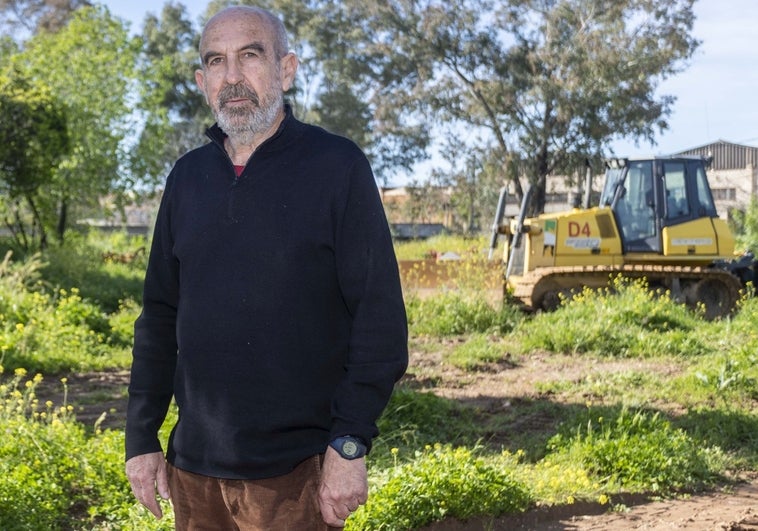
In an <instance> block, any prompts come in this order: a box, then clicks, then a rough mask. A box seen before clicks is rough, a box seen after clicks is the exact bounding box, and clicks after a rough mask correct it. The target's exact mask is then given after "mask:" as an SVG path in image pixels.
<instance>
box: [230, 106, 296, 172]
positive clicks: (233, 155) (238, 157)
mask: <svg viewBox="0 0 758 531" xmlns="http://www.w3.org/2000/svg"><path fill="white" fill-rule="evenodd" d="M282 120H284V111H282V112H281V113H279V115H278V116H277V118H276V120H274V122H273V123H272V124H271V126H270V127H269V128H268V129H266V130H265V131H263V132H262V133H259V134H255V133H252V132H250V133H246V134H237V135H229V136H227V137H226V139H225V140H224V149H225V150H226V152H227V154H228V155H229V158H230V159H232V162H233V163H234V165H235V166H244V165H246V164H247V161H248V159H249V158H250V157H251V156H252V155H253V153H254V152H255V150H256V149H258V146H260V145H261V144H263V142H265V141H266V140H268V139H269V138H271V137H272V136H274V134H275V133H276V131H277V130H278V129H279V125H280V124H281V123H282Z"/></svg>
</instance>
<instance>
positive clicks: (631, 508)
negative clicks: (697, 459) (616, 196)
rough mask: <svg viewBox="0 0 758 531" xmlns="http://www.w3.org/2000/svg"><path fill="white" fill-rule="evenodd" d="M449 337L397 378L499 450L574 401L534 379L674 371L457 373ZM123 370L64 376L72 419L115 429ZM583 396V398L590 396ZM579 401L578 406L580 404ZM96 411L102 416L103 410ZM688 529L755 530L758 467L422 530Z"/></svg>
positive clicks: (56, 392)
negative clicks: (455, 407)
mask: <svg viewBox="0 0 758 531" xmlns="http://www.w3.org/2000/svg"><path fill="white" fill-rule="evenodd" d="M456 341H458V340H450V341H449V343H450V344H447V345H446V344H445V343H444V342H443V343H442V344H439V341H436V342H431V341H429V342H424V341H423V340H416V341H414V343H413V344H412V348H411V363H410V370H409V372H408V374H407V375H406V377H405V379H404V384H405V385H409V386H412V387H414V388H416V389H419V390H424V391H427V392H433V393H435V394H436V395H438V396H440V397H444V398H447V399H450V400H455V401H457V402H460V403H463V404H465V405H467V406H470V407H473V408H475V410H476V411H477V415H478V418H481V419H482V421H483V422H486V423H487V425H488V426H491V433H490V440H489V443H491V444H498V445H503V446H506V447H508V446H509V445H517V444H521V443H522V442H523V441H524V439H523V437H524V436H525V435H526V436H538V435H539V433H544V434H550V433H552V432H553V431H554V429H555V427H556V426H557V424H558V423H559V422H560V420H561V415H562V413H565V411H566V410H565V409H561V407H565V408H571V407H580V405H579V404H576V403H570V401H571V400H574V399H575V398H576V397H574V398H572V399H564V400H566V403H565V404H560V401H561V400H562V399H561V398H560V397H559V396H554V395H551V396H550V397H549V400H550V401H551V402H556V401H558V402H559V403H558V404H557V406H556V408H554V409H552V410H551V409H550V408H540V407H528V406H529V404H534V403H536V402H539V401H540V400H542V401H545V400H546V397H545V396H544V392H541V391H540V390H539V389H540V387H539V385H538V384H539V383H540V382H549V381H562V380H568V381H576V380H577V379H579V378H586V377H587V375H591V374H595V373H598V374H600V373H602V374H605V375H607V374H609V373H612V372H622V371H630V370H637V371H641V370H655V371H658V372H661V371H662V372H663V373H664V374H672V375H673V374H675V373H676V372H677V371H678V370H679V368H678V367H676V366H673V365H672V366H661V365H660V364H655V362H652V361H646V360H608V361H600V362H599V361H597V360H588V359H583V358H581V357H572V356H557V355H553V354H550V355H548V354H545V355H533V356H529V357H523V358H516V357H506V359H505V360H504V361H503V362H501V363H499V364H496V365H495V366H488V367H487V368H486V369H483V370H480V371H475V372H472V371H463V370H460V369H457V368H455V367H453V366H451V365H449V364H446V363H444V362H443V360H442V352H444V350H445V349H446V348H451V347H452V346H454V343H455V342H456ZM128 378H129V373H128V371H110V372H97V373H86V374H70V375H67V382H66V384H65V387H66V391H65V392H66V400H67V401H68V403H69V404H71V405H73V406H74V410H75V412H76V417H77V419H78V420H79V421H81V422H83V423H84V424H85V425H87V426H94V424H95V423H96V422H99V423H100V426H101V427H103V428H123V425H124V419H125V413H126V386H127V385H128ZM37 391H38V392H37V395H38V397H39V398H40V399H41V400H42V401H44V400H48V399H50V400H53V401H54V402H55V403H56V404H60V403H61V402H62V400H63V398H64V386H63V384H62V383H61V382H60V381H59V379H55V378H46V379H45V380H44V381H43V382H42V384H41V385H40V386H39V387H38V389H37ZM590 398H591V397H590ZM582 406H583V404H582ZM103 415H104V418H101V417H103ZM671 529H677V530H693V531H694V530H697V531H701V530H702V531H706V530H707V531H758V473H754V474H748V475H744V476H743V477H740V478H735V481H734V482H733V483H732V484H730V485H724V486H722V487H721V488H718V489H716V490H713V491H711V492H706V493H698V494H692V495H686V496H681V497H679V498H676V499H666V500H655V499H651V498H649V497H646V496H643V495H628V496H621V497H618V498H616V499H614V500H612V503H610V504H608V505H600V504H598V503H587V502H579V503H574V504H571V505H562V506H554V507H537V508H534V509H532V510H531V511H529V512H527V513H525V514H523V515H518V516H510V517H503V518H498V519H493V518H482V519H475V520H470V521H467V522H460V521H457V520H452V519H450V520H446V521H444V522H440V523H437V524H434V525H431V526H428V527H426V528H424V530H423V531H473V530H482V531H485V530H491V531H494V530H535V531H554V530H582V531H600V530H608V531H621V530H656V531H663V530H671Z"/></svg>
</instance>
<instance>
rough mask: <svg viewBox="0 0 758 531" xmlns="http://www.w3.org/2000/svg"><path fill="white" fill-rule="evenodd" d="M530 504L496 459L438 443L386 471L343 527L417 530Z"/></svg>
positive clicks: (517, 482) (515, 481)
mask: <svg viewBox="0 0 758 531" xmlns="http://www.w3.org/2000/svg"><path fill="white" fill-rule="evenodd" d="M530 502H531V498H530V495H529V491H528V489H527V488H526V487H525V486H524V485H523V484H522V483H520V482H519V481H517V480H515V479H513V477H512V474H511V473H510V471H509V470H508V469H506V468H503V467H501V466H498V465H497V462H496V461H494V460H488V459H485V458H484V457H482V456H479V455H477V453H476V451H475V450H472V449H470V448H452V447H450V446H443V445H439V444H437V445H434V447H431V446H428V447H426V449H425V450H424V451H423V452H419V453H418V455H417V456H416V458H415V459H414V460H413V461H412V462H409V463H407V464H405V465H402V466H397V467H393V468H390V469H389V471H388V473H387V476H386V478H384V479H383V480H380V481H378V482H377V484H376V485H375V486H374V487H373V488H372V491H371V494H370V496H369V501H368V503H367V504H366V505H365V506H363V507H361V508H360V509H359V510H358V511H356V512H355V514H353V515H352V516H351V517H350V518H349V519H348V520H347V525H346V527H345V529H347V530H348V531H349V530H361V531H364V530H365V531H368V530H382V529H385V530H390V529H392V530H394V529H417V528H419V527H421V526H424V525H427V524H430V523H432V522H436V521H440V520H442V519H444V518H446V517H453V518H461V519H466V518H471V517H474V516H478V515H490V516H499V515H502V514H506V513H514V512H521V511H523V510H525V509H526V507H528V505H529V504H530Z"/></svg>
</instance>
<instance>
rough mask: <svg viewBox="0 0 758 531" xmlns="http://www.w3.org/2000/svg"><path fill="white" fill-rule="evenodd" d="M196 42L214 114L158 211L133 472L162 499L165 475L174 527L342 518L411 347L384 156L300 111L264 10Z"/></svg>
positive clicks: (323, 522)
mask: <svg viewBox="0 0 758 531" xmlns="http://www.w3.org/2000/svg"><path fill="white" fill-rule="evenodd" d="M200 57H201V60H202V67H201V69H199V70H198V71H197V72H196V75H195V77H196V81H197V84H198V86H199V87H200V90H202V92H203V94H205V98H206V100H207V102H208V105H209V106H210V108H211V109H212V111H213V113H214V116H215V118H216V124H215V125H214V126H212V127H211V128H210V129H209V130H208V136H209V137H210V140H211V141H210V142H209V143H208V144H206V145H205V146H203V147H200V148H198V149H195V150H193V151H191V152H189V153H188V154H186V155H185V156H183V157H182V158H180V159H179V160H178V161H177V163H176V164H175V166H174V168H173V170H172V171H171V173H170V175H169V176H168V179H167V181H166V187H165V191H164V194H163V198H162V201H161V206H160V210H159V213H158V218H157V220H156V227H155V233H154V236H153V242H152V248H151V252H150V259H149V264H148V268H147V273H146V276H145V287H144V297H143V311H142V313H141V315H140V317H139V318H138V320H137V322H136V324H135V340H134V349H133V363H132V370H131V381H130V384H129V407H128V413H127V427H126V457H127V462H126V471H127V476H128V478H129V481H130V483H131V486H132V490H133V492H134V494H135V496H136V497H137V499H138V500H139V501H140V502H141V503H142V504H144V505H145V506H146V507H147V508H148V509H149V510H150V511H151V512H153V513H154V514H155V515H156V516H158V517H160V516H161V509H160V506H159V504H158V502H157V499H156V489H157V491H158V494H160V496H161V497H163V498H168V497H169V496H170V498H171V501H172V504H173V507H174V513H175V517H176V527H177V529H219V530H225V529H251V530H252V529H265V530H275V531H276V530H284V529H291V530H317V529H328V528H330V527H342V526H344V524H345V519H346V518H347V517H348V516H349V515H350V513H351V512H353V511H355V509H356V508H357V507H358V506H359V505H361V504H363V503H365V502H366V497H367V495H368V487H367V481H366V464H365V455H366V453H367V452H368V451H369V450H370V449H371V442H372V439H373V438H374V437H375V436H376V435H377V429H376V419H377V418H378V417H379V415H380V414H381V412H382V410H383V409H384V407H385V406H386V404H387V401H388V400H389V397H390V394H391V392H392V388H393V386H394V383H395V382H396V381H397V380H398V379H399V378H400V376H401V375H402V374H403V372H404V370H405V368H406V365H407V360H408V353H407V330H406V318H405V309H404V305H403V300H402V295H401V290H400V282H399V276H398V268H397V262H396V260H395V256H394V253H393V249H392V241H391V238H390V234H389V230H388V227H387V222H386V219H385V216H384V212H383V209H382V205H381V203H380V201H379V197H378V193H377V189H376V185H375V182H374V178H373V174H372V172H371V168H370V166H369V164H368V161H367V159H366V157H365V155H364V154H363V153H362V152H361V150H360V149H359V148H358V147H357V146H356V145H355V144H354V143H352V142H350V141H349V140H347V139H344V138H341V137H339V136H336V135H333V134H331V133H328V132H326V131H324V130H323V129H320V128H318V127H314V126H311V125H306V124H304V123H302V122H300V121H298V120H296V119H295V118H294V117H293V115H292V110H291V108H290V107H289V105H287V104H285V102H284V93H285V92H286V91H287V90H289V88H290V87H291V86H292V83H293V80H294V77H295V72H296V70H297V58H296V57H295V55H294V54H292V53H290V52H289V51H288V45H287V37H286V34H285V31H284V26H283V25H282V23H281V21H280V20H278V19H277V18H276V17H274V16H273V15H272V14H270V13H269V12H267V11H264V10H262V9H258V8H253V7H232V8H227V9H225V10H223V11H221V12H219V13H218V14H217V15H215V16H214V17H213V18H211V19H210V20H209V21H208V24H207V25H206V27H205V29H204V31H203V34H202V38H201V41H200ZM172 397H173V398H175V400H176V403H177V405H178V409H179V420H178V422H177V424H176V426H174V428H173V431H172V433H171V437H170V439H169V442H168V448H167V451H166V454H165V456H164V452H163V449H162V447H161V443H160V442H159V439H158V429H159V427H160V426H161V424H162V423H163V420H164V418H165V416H166V412H167V410H168V407H169V404H170V401H171V399H172Z"/></svg>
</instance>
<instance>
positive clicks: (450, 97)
mask: <svg viewBox="0 0 758 531" xmlns="http://www.w3.org/2000/svg"><path fill="white" fill-rule="evenodd" d="M693 2H694V0H621V1H617V2H607V1H605V0H510V1H508V2H504V3H500V2H491V1H488V0H455V1H445V2H442V1H435V0H425V1H418V0H396V1H393V2H377V3H367V4H366V5H365V7H364V12H363V14H362V17H363V19H364V20H365V21H366V22H365V23H366V24H368V25H370V26H371V27H372V28H374V31H373V35H374V36H376V37H378V38H376V39H375V40H374V41H373V42H372V44H370V45H369V46H370V47H371V48H372V49H373V51H374V52H373V53H369V54H368V55H369V56H371V57H373V58H374V59H377V58H381V57H382V56H381V53H383V54H384V59H382V60H380V61H377V62H376V63H374V68H375V73H380V74H381V75H379V76H378V77H377V79H382V80H384V82H385V86H384V90H382V91H381V94H382V95H383V96H384V97H385V98H389V100H387V99H385V101H386V104H387V105H389V104H390V101H391V100H392V99H393V98H395V95H398V94H401V95H404V97H403V98H402V99H401V102H402V104H403V105H404V106H405V108H406V109H407V110H408V112H411V111H414V112H415V113H416V114H417V116H419V117H422V116H424V115H428V116H429V117H430V118H429V119H430V121H436V122H437V123H440V124H445V125H446V126H447V128H448V129H447V130H448V132H449V134H453V135H455V137H456V138H457V139H458V140H459V141H461V142H466V141H467V140H474V141H483V142H484V144H480V145H486V144H487V143H489V144H490V145H491V146H492V147H491V151H490V154H491V157H492V159H493V160H495V161H498V162H499V166H500V168H501V170H502V171H501V173H502V174H503V176H504V178H505V176H507V175H508V172H507V171H506V170H507V169H508V168H509V167H510V166H511V165H512V164H513V161H518V164H519V166H520V168H521V169H522V171H523V172H524V173H525V174H526V176H527V178H528V180H529V182H530V183H531V184H533V185H536V190H537V193H536V194H535V198H536V200H535V202H534V204H533V205H532V209H531V213H532V214H534V213H538V212H541V211H542V209H543V208H544V202H545V184H546V177H547V175H548V174H550V173H554V172H566V173H572V169H574V168H576V167H578V166H580V165H581V164H583V163H584V160H585V159H586V158H587V157H590V156H600V154H601V153H602V151H603V150H604V149H607V148H608V146H609V144H610V143H611V142H612V141H613V140H615V139H617V138H622V137H624V138H632V139H636V140H639V139H646V140H649V141H651V142H652V141H653V140H654V134H655V132H656V131H663V130H665V129H666V127H667V123H666V117H667V116H668V115H669V114H670V112H671V106H672V104H673V102H674V98H673V97H672V96H668V95H657V94H656V89H657V87H658V84H659V83H660V81H662V80H663V79H666V78H667V77H668V76H671V75H673V74H675V73H677V72H679V71H680V70H681V69H682V68H683V67H684V66H685V64H686V61H687V59H689V57H691V55H692V53H693V52H694V50H695V49H696V47H697V46H698V44H699V43H698V42H697V41H696V40H695V39H694V38H692V37H691V36H690V32H691V30H692V24H693V21H694V15H693V12H692V4H693ZM377 52H379V53H377ZM470 131H486V132H487V137H486V138H484V139H483V140H482V138H480V137H479V136H478V135H470V134H468V133H469V132H470ZM464 132H465V133H464ZM467 137H468V138H467ZM508 177H509V178H510V179H511V180H512V182H513V186H514V187H515V190H516V194H517V196H518V197H519V199H520V198H521V197H522V196H523V190H522V188H521V183H520V180H519V179H518V178H516V176H514V175H510V176H508Z"/></svg>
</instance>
